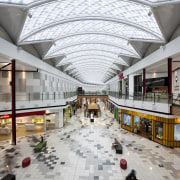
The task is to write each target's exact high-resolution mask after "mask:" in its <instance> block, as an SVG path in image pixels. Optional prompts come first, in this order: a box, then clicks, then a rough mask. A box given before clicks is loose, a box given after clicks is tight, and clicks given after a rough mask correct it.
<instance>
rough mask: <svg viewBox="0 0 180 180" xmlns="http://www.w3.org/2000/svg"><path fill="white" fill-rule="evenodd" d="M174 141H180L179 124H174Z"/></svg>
mask: <svg viewBox="0 0 180 180" xmlns="http://www.w3.org/2000/svg"><path fill="white" fill-rule="evenodd" d="M174 141H180V124H174Z"/></svg>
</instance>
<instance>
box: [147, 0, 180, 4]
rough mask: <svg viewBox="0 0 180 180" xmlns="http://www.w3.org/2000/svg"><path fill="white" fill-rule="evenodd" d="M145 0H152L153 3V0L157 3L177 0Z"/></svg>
mask: <svg viewBox="0 0 180 180" xmlns="http://www.w3.org/2000/svg"><path fill="white" fill-rule="evenodd" d="M147 1H150V2H153V3H154V2H156V3H157V2H168V1H170V2H171V1H177V0H147Z"/></svg>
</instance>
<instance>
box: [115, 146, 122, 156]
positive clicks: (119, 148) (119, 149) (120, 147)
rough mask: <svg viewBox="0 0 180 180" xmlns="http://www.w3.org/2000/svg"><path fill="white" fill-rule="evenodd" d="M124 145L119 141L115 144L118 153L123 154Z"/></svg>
mask: <svg viewBox="0 0 180 180" xmlns="http://www.w3.org/2000/svg"><path fill="white" fill-rule="evenodd" d="M122 149H123V148H122V145H121V144H120V143H118V144H117V145H116V146H115V150H116V154H122V152H123V150H122Z"/></svg>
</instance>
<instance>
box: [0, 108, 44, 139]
mask: <svg viewBox="0 0 180 180" xmlns="http://www.w3.org/2000/svg"><path fill="white" fill-rule="evenodd" d="M45 114H46V111H36V112H27V113H18V114H16V137H22V136H26V135H31V134H35V133H41V132H44V129H45V127H44V120H45ZM11 131H12V119H11V114H6V115H1V116H0V140H7V139H11Z"/></svg>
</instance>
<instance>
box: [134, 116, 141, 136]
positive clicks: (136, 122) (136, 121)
mask: <svg viewBox="0 0 180 180" xmlns="http://www.w3.org/2000/svg"><path fill="white" fill-rule="evenodd" d="M134 132H135V133H138V132H140V117H139V116H134Z"/></svg>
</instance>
